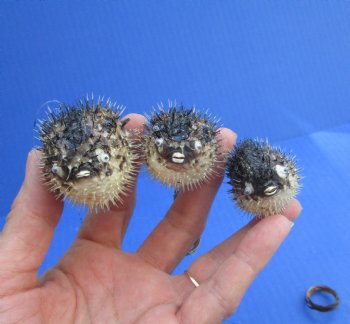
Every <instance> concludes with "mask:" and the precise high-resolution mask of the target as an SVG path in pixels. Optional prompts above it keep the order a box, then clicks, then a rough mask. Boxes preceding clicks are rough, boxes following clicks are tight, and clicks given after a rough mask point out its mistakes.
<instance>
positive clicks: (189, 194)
mask: <svg viewBox="0 0 350 324" xmlns="http://www.w3.org/2000/svg"><path fill="white" fill-rule="evenodd" d="M236 137H237V136H236V134H235V133H233V132H232V131H231V130H229V129H226V128H223V129H221V130H220V132H219V134H218V140H219V141H220V144H221V149H222V151H223V153H227V152H229V151H231V150H232V147H233V144H234V142H235V140H236ZM216 170H217V172H216V173H217V174H216V175H215V176H213V177H212V179H211V180H210V181H209V182H208V183H205V184H203V185H202V186H201V187H200V188H197V189H195V190H193V191H188V190H185V191H182V192H180V193H179V195H178V196H177V198H176V200H175V201H174V203H173V205H172V206H171V208H170V210H169V211H168V213H167V215H166V216H165V218H164V219H163V220H162V221H161V223H160V224H159V225H158V226H157V227H156V228H155V229H154V231H153V232H152V233H151V234H150V236H149V237H148V238H147V240H146V241H145V242H144V244H143V245H142V246H141V247H140V249H139V251H138V254H139V255H140V256H141V257H142V258H143V259H145V260H146V261H148V262H149V263H151V264H153V265H154V266H156V267H158V268H159V269H161V270H164V271H167V272H171V271H172V269H173V268H174V267H175V266H176V265H177V264H178V263H179V262H180V261H181V259H182V258H183V257H184V255H185V254H186V252H187V251H188V250H189V249H190V247H191V245H192V244H193V243H194V242H195V241H196V240H197V239H198V238H199V237H200V235H201V233H202V231H203V229H204V227H205V223H206V220H207V217H208V213H209V210H210V207H211V204H212V202H213V200H214V198H215V195H216V193H217V190H218V188H219V187H220V185H221V182H222V179H223V176H224V161H221V162H219V163H218V164H217V166H216Z"/></svg>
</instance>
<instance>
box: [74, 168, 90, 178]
mask: <svg viewBox="0 0 350 324" xmlns="http://www.w3.org/2000/svg"><path fill="white" fill-rule="evenodd" d="M89 175H90V171H88V170H83V171H80V172H79V173H77V175H76V177H77V178H78V179H79V178H84V177H88V176H89Z"/></svg>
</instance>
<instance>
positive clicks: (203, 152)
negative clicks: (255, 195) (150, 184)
mask: <svg viewBox="0 0 350 324" xmlns="http://www.w3.org/2000/svg"><path fill="white" fill-rule="evenodd" d="M147 119H148V124H147V126H146V134H145V160H146V164H147V166H148V169H149V171H150V172H151V174H152V175H153V176H154V177H155V178H157V179H158V180H160V181H161V182H162V183H164V184H167V185H170V186H173V187H174V188H175V190H176V191H178V190H182V189H185V188H187V189H192V188H193V187H196V186H198V185H200V184H201V183H203V182H205V181H207V180H208V179H209V178H210V176H211V175H212V174H213V173H214V172H215V171H214V165H215V162H216V161H217V160H218V158H219V155H220V153H219V144H218V142H217V139H216V137H215V136H216V134H217V133H218V127H217V125H216V121H215V120H213V119H210V118H209V116H207V115H205V114H201V113H199V112H198V111H196V110H195V109H194V108H191V109H186V108H185V107H184V106H182V105H181V106H180V107H177V106H176V105H172V104H171V103H169V108H168V109H167V110H165V109H164V107H162V106H160V107H159V111H153V112H152V113H151V116H147Z"/></svg>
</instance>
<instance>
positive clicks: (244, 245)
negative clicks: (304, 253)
mask: <svg viewBox="0 0 350 324" xmlns="http://www.w3.org/2000/svg"><path fill="white" fill-rule="evenodd" d="M292 225H293V223H292V222H291V221H290V220H289V219H288V218H287V217H285V216H283V215H274V216H270V217H266V218H264V219H262V220H261V221H259V222H258V223H257V224H255V225H254V226H253V227H252V228H251V229H250V230H249V231H248V232H247V233H246V235H245V236H244V238H243V239H242V240H241V242H240V243H239V244H238V246H237V248H236V250H235V251H234V252H233V254H232V255H231V256H230V257H228V258H227V259H226V261H224V262H223V263H222V264H221V266H220V267H219V268H218V270H217V271H216V272H215V273H214V274H213V275H212V277H211V278H210V279H209V280H207V281H205V282H200V281H199V279H198V278H197V277H196V274H193V273H191V275H192V276H193V277H194V278H196V279H197V280H198V281H199V282H200V286H199V287H198V288H197V289H195V290H194V291H193V293H192V294H190V295H189V297H188V298H187V299H186V300H185V302H184V304H183V307H182V308H181V309H180V311H179V314H178V316H179V317H180V318H181V320H182V323H192V322H193V320H196V322H198V323H221V322H222V321H223V320H224V319H225V318H227V317H228V316H230V315H231V314H232V313H233V312H234V311H235V310H236V309H237V307H238V305H239V303H240V301H241V299H242V298H243V295H244V294H245V292H246V290H247V289H248V287H249V285H250V284H251V283H252V281H253V280H254V278H255V277H256V276H257V274H258V273H259V272H260V271H261V270H262V269H263V268H264V267H265V265H266V264H267V263H268V261H269V260H270V259H271V257H272V256H273V255H274V253H275V252H276V250H277V249H278V247H279V246H280V244H281V243H282V242H283V240H284V239H285V238H286V236H287V235H288V233H289V231H290V229H291V227H292ZM199 309H201V310H202V311H201V312H198V310H199ZM195 310H197V311H195Z"/></svg>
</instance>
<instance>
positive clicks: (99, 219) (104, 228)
mask: <svg viewBox="0 0 350 324" xmlns="http://www.w3.org/2000/svg"><path fill="white" fill-rule="evenodd" d="M127 118H129V119H130V121H129V122H128V123H127V124H126V125H125V129H127V130H132V131H133V132H134V133H136V134H135V137H136V138H135V140H137V137H138V136H139V135H140V134H141V133H143V131H144V125H145V122H146V120H145V117H143V116H142V115H139V114H129V115H127V116H125V118H124V119H127ZM137 171H138V168H137ZM137 173H138V172H136V173H135V176H133V185H132V188H131V189H130V191H129V192H128V194H127V195H123V196H122V204H120V205H118V206H111V207H110V209H109V210H108V211H98V212H96V211H94V210H91V211H89V212H88V214H87V215H86V218H85V220H84V223H83V225H82V228H81V229H80V232H79V233H78V239H87V240H91V241H94V242H97V243H100V244H103V245H105V246H109V247H116V248H120V246H121V243H122V240H123V237H124V235H125V232H126V229H127V227H128V224H129V221H130V217H131V215H132V213H133V210H134V207H135V200H136V181H137Z"/></svg>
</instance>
